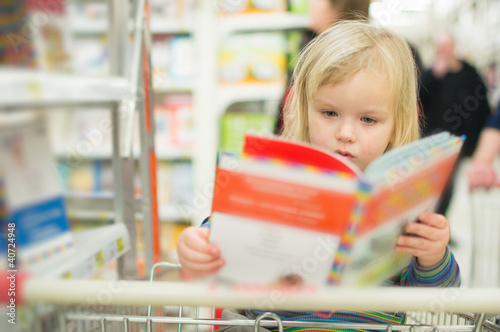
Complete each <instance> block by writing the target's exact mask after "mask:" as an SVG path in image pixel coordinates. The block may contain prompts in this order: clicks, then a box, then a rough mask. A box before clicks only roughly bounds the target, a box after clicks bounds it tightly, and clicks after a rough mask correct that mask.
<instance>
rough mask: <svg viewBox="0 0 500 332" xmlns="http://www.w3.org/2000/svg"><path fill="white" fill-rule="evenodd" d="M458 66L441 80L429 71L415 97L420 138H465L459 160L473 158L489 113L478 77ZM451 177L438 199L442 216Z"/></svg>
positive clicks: (469, 70)
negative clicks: (445, 133)
mask: <svg viewBox="0 0 500 332" xmlns="http://www.w3.org/2000/svg"><path fill="white" fill-rule="evenodd" d="M460 62H461V63H462V68H461V69H460V70H458V71H457V72H453V71H449V72H447V73H446V74H445V75H444V76H443V77H442V78H437V77H435V76H434V75H433V72H432V69H428V70H426V71H425V72H424V73H423V75H422V84H421V86H420V92H419V96H420V102H421V105H422V108H423V111H424V120H423V122H422V123H423V131H422V134H423V136H428V135H431V134H433V133H436V132H440V131H449V132H451V133H452V134H455V135H466V136H467V138H466V140H465V142H464V145H463V148H462V151H461V154H460V157H459V158H460V159H462V158H464V157H469V156H471V155H472V154H473V152H474V150H475V148H476V145H477V142H478V140H479V135H480V133H481V129H482V128H483V127H484V125H485V123H486V120H487V119H488V117H489V116H490V114H491V111H490V106H489V103H488V97H487V89H486V85H485V84H484V82H483V80H482V78H481V76H480V75H479V74H478V72H477V71H476V70H475V69H474V67H472V66H471V65H469V64H468V63H467V62H465V61H460ZM453 177H454V176H451V177H450V181H449V182H448V185H447V187H446V189H445V192H444V193H443V195H442V197H441V200H440V203H439V204H438V207H437V210H436V212H437V213H441V214H445V213H446V210H447V208H448V205H449V203H450V200H451V196H452V193H453Z"/></svg>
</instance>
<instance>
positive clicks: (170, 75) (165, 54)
mask: <svg viewBox="0 0 500 332" xmlns="http://www.w3.org/2000/svg"><path fill="white" fill-rule="evenodd" d="M151 62H152V66H153V69H152V70H153V86H154V87H155V89H156V90H159V91H163V90H165V88H164V87H165V86H167V85H168V83H172V84H176V83H192V82H193V80H194V74H195V68H194V67H195V62H194V43H193V38H192V37H191V36H190V35H183V34H182V35H164V34H159V35H155V36H153V45H152V48H151Z"/></svg>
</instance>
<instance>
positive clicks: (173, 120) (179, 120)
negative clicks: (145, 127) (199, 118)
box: [155, 94, 194, 156]
mask: <svg viewBox="0 0 500 332" xmlns="http://www.w3.org/2000/svg"><path fill="white" fill-rule="evenodd" d="M155 142H156V145H155V146H156V153H157V155H159V156H161V155H168V154H169V153H170V152H171V151H190V150H191V149H192V147H193V143H194V133H193V98H192V96H191V95H190V94H169V95H167V96H166V97H165V98H164V99H163V102H162V103H160V102H158V103H157V104H156V107H155Z"/></svg>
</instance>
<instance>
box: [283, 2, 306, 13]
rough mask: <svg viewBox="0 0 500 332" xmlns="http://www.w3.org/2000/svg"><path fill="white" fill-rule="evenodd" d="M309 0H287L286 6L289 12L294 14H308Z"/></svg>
mask: <svg viewBox="0 0 500 332" xmlns="http://www.w3.org/2000/svg"><path fill="white" fill-rule="evenodd" d="M309 1H310V0H288V8H289V10H290V12H292V13H296V14H304V15H307V14H309Z"/></svg>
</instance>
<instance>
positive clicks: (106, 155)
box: [54, 147, 192, 162]
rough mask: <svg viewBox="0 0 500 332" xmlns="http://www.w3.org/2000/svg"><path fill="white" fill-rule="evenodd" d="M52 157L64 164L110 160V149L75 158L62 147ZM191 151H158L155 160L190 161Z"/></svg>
mask: <svg viewBox="0 0 500 332" xmlns="http://www.w3.org/2000/svg"><path fill="white" fill-rule="evenodd" d="M54 155H55V156H56V158H57V159H58V160H59V161H61V162H64V161H65V160H68V161H74V160H84V161H85V160H87V161H93V160H111V158H112V149H111V148H100V149H97V148H96V149H94V150H92V152H91V153H89V154H78V155H77V156H71V155H70V154H68V153H67V151H65V150H64V149H63V148H62V147H57V148H56V149H55V151H54ZM133 155H134V158H135V159H139V158H140V152H134V153H133ZM191 158H192V151H191V150H189V149H180V148H179V149H177V148H172V149H169V150H168V151H158V152H157V153H156V160H160V161H175V160H191Z"/></svg>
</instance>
